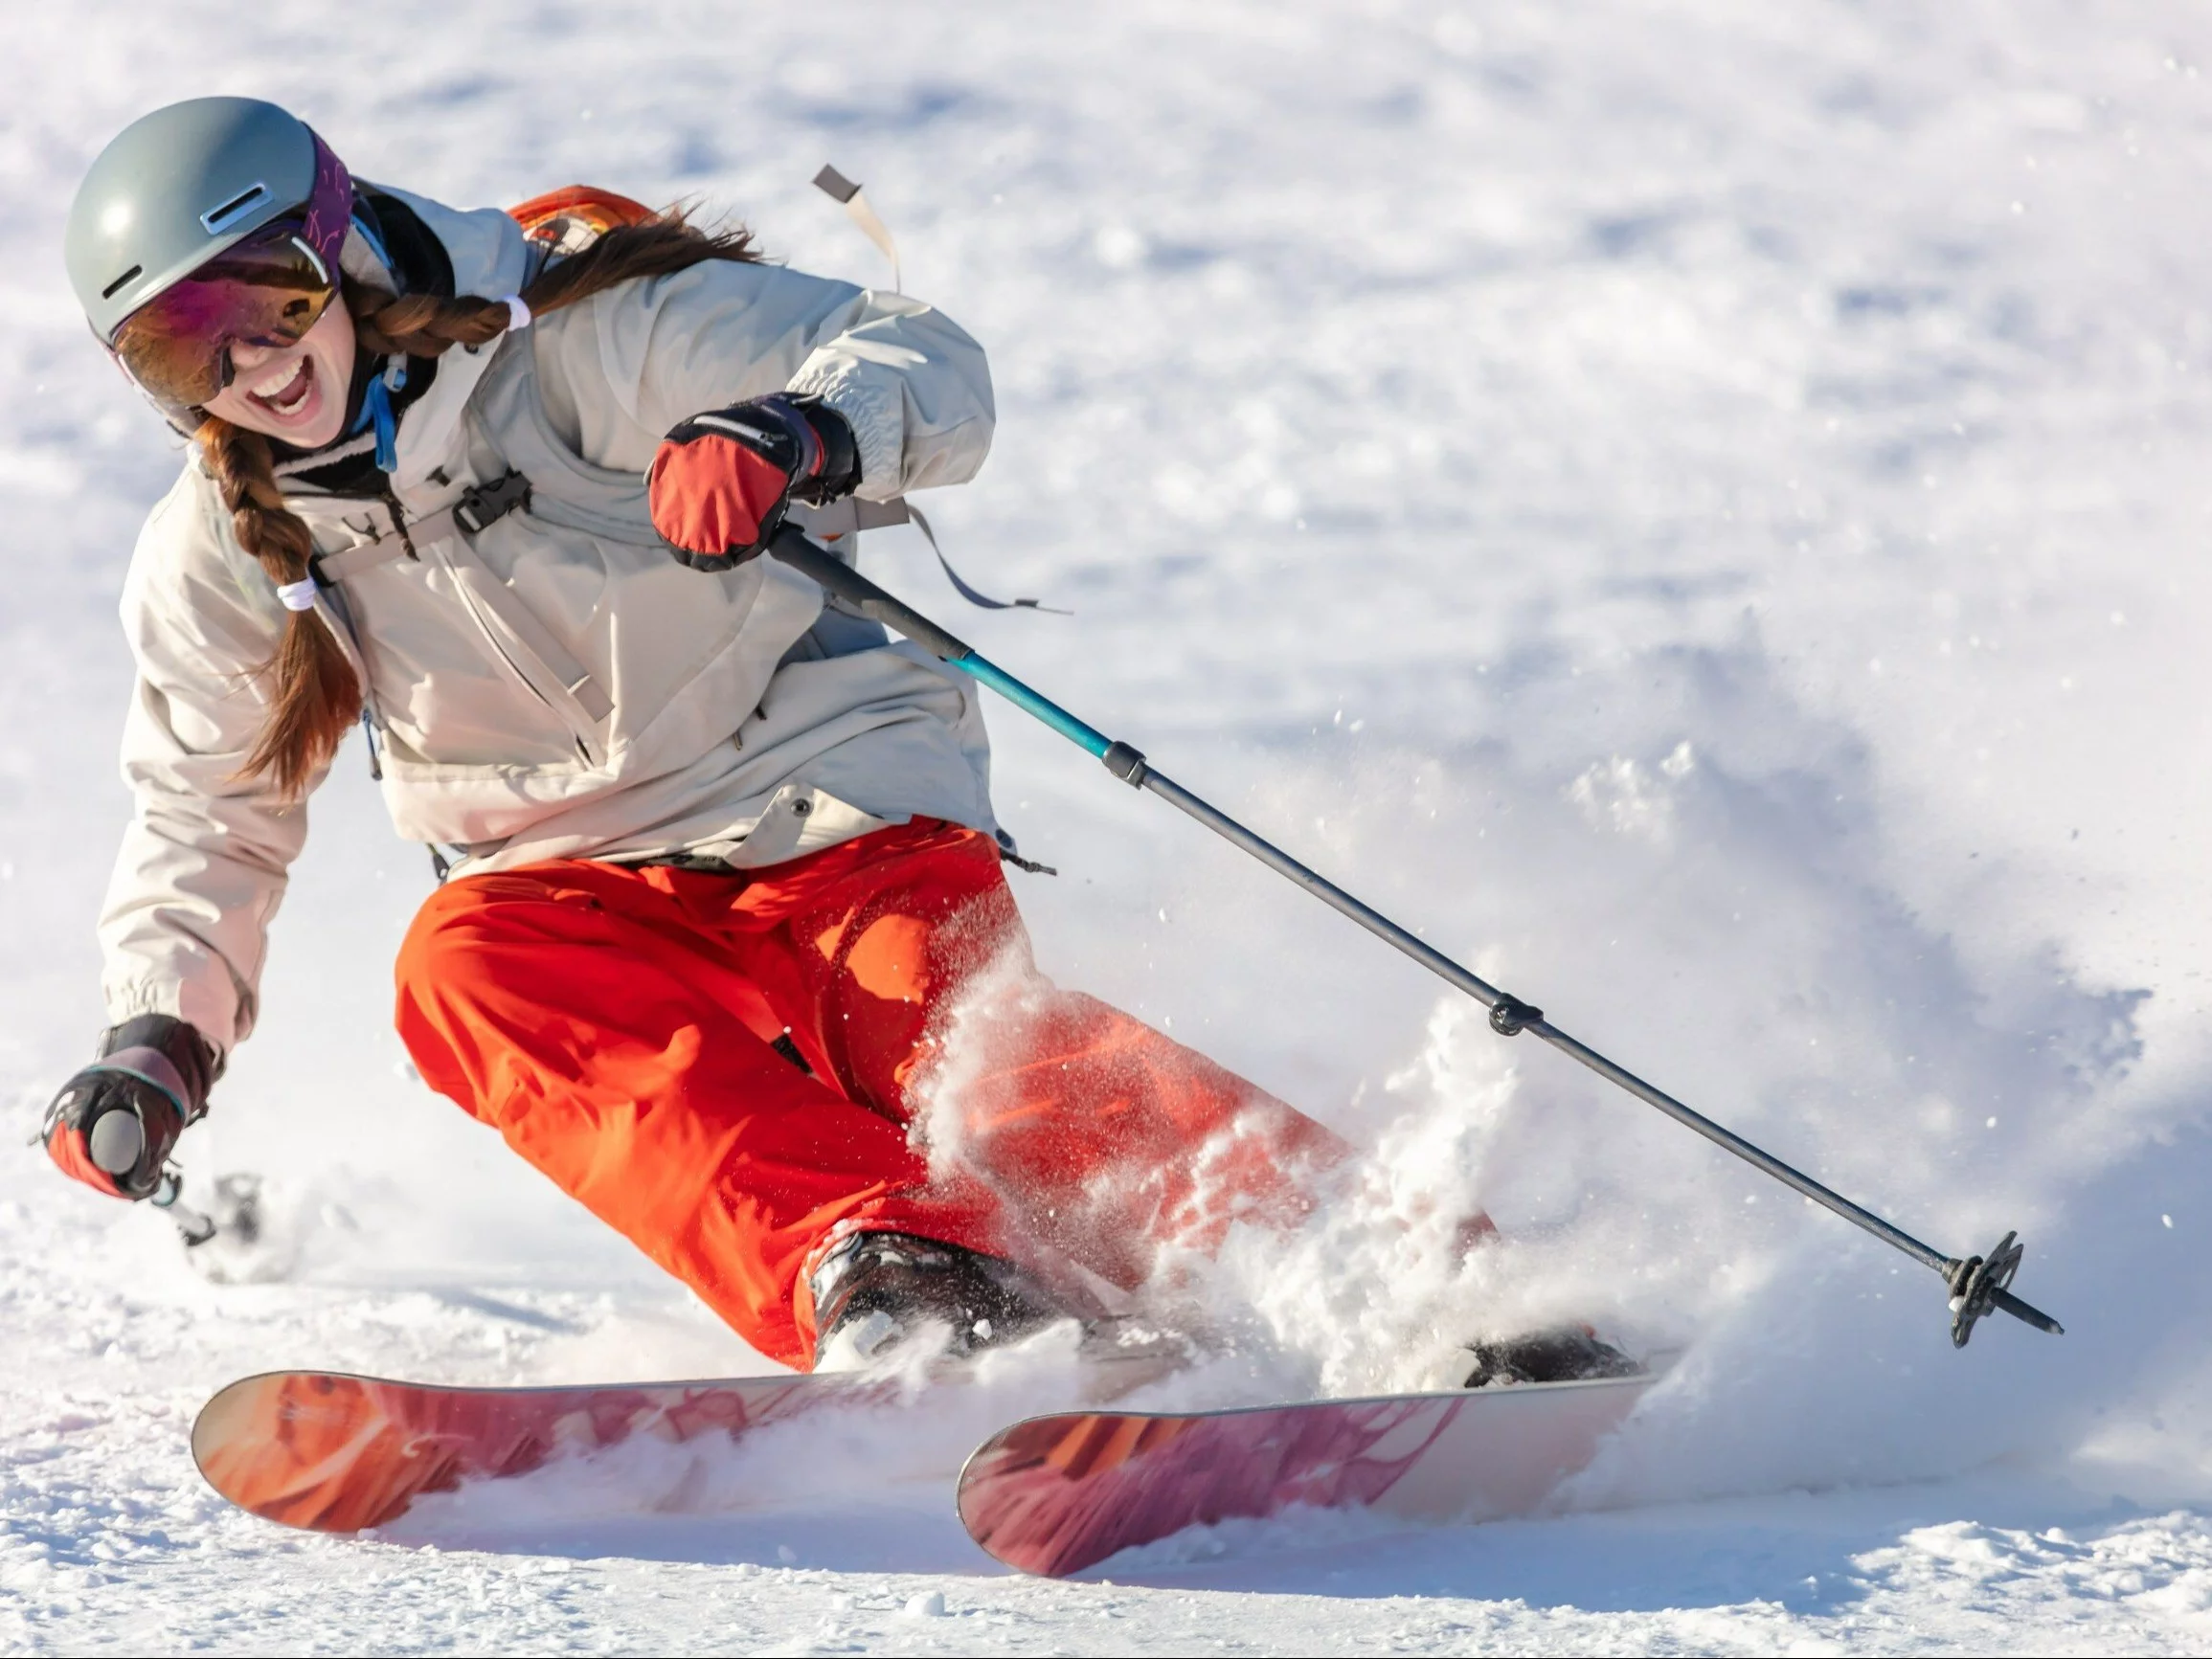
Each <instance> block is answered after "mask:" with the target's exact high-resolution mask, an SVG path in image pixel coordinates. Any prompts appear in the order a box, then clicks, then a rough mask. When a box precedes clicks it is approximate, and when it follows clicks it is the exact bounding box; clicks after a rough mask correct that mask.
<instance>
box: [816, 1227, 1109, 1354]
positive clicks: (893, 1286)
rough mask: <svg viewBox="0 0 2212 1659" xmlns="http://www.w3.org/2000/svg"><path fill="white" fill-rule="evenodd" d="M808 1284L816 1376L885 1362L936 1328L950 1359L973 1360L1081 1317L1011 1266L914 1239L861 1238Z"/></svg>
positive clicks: (836, 1252) (838, 1250)
mask: <svg viewBox="0 0 2212 1659" xmlns="http://www.w3.org/2000/svg"><path fill="white" fill-rule="evenodd" d="M807 1283H808V1285H809V1286H810V1287H811V1288H812V1289H813V1291H814V1318H815V1328H816V1335H815V1338H814V1369H815V1370H817V1371H856V1370H860V1369H862V1368H864V1367H866V1366H869V1365H874V1364H878V1363H881V1362H882V1361H884V1360H886V1359H889V1358H890V1357H892V1353H893V1351H894V1350H897V1349H899V1348H902V1347H904V1346H905V1345H906V1344H907V1343H909V1342H911V1341H913V1340H914V1339H915V1337H917V1336H918V1335H920V1334H923V1333H924V1332H925V1331H931V1330H932V1328H934V1331H935V1332H937V1333H948V1334H945V1335H944V1337H943V1348H942V1350H941V1354H942V1356H943V1357H945V1358H948V1359H953V1360H960V1359H966V1358H968V1357H970V1356H973V1355H976V1354H978V1353H981V1352H982V1350H983V1349H985V1348H996V1347H999V1346H1001V1345H1002V1344H1004V1343H1008V1342H1018V1341H1020V1340H1021V1339H1022V1338H1023V1337H1025V1336H1027V1335H1029V1334H1032V1333H1034V1332H1037V1331H1041V1330H1043V1329H1044V1328H1045V1327H1046V1326H1048V1325H1050V1324H1053V1323H1055V1322H1057V1321H1059V1320H1062V1319H1067V1318H1072V1317H1073V1316H1074V1315H1073V1314H1072V1312H1071V1311H1070V1310H1068V1309H1066V1308H1064V1307H1062V1306H1061V1305H1060V1303H1059V1302H1058V1301H1057V1300H1056V1299H1055V1298H1054V1297H1053V1295H1052V1293H1051V1292H1050V1290H1048V1289H1045V1287H1044V1286H1043V1285H1041V1284H1039V1283H1038V1282H1037V1281H1036V1279H1034V1278H1033V1277H1031V1276H1030V1274H1028V1273H1027V1272H1026V1271H1025V1270H1024V1269H1022V1268H1020V1267H1016V1266H1015V1265H1014V1264H1013V1263H1011V1262H1008V1261H1005V1260H1004V1259H1002V1258H1000V1257H997V1256H985V1255H981V1254H979V1253H977V1252H976V1251H974V1250H965V1249H962V1248H960V1246H959V1245H958V1244H937V1243H936V1242H935V1241H933V1240H930V1239H917V1238H915V1237H914V1236H913V1235H912V1234H909V1233H855V1234H854V1235H853V1236H852V1237H851V1238H849V1239H846V1240H845V1241H844V1242H843V1243H841V1244H838V1245H837V1246H836V1247H835V1248H834V1249H832V1250H831V1251H830V1252H829V1254H828V1255H826V1256H824V1258H823V1259H822V1264H821V1266H820V1267H816V1268H815V1269H814V1273H813V1276H812V1277H811V1278H810V1279H809V1280H808V1281H807Z"/></svg>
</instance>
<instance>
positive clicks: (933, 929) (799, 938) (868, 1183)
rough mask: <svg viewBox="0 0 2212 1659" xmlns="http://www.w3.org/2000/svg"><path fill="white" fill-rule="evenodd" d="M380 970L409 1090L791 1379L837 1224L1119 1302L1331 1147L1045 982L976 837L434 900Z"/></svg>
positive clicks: (910, 834) (1282, 1209)
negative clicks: (481, 1131)
mask: <svg viewBox="0 0 2212 1659" xmlns="http://www.w3.org/2000/svg"><path fill="white" fill-rule="evenodd" d="M397 978H398V991H399V998H398V1025H399V1034H400V1036H401V1037H402V1039H404V1041H405V1042H406V1043H407V1048H408V1052H409V1053H410V1054H412V1055H413V1056H414V1059H415V1064H416V1065H417V1067H418V1069H419V1070H420V1071H421V1073H422V1076H423V1078H424V1080H425V1081H426V1082H428V1083H429V1085H430V1086H431V1087H433V1088H435V1089H437V1090H438V1091H439V1092H440V1093H441V1094H445V1095H448V1096H450V1097H451V1098H452V1099H454V1100H455V1101H457V1102H459V1103H460V1104H461V1106H462V1107H463V1108H464V1109H465V1110H467V1111H469V1112H470V1113H472V1114H473V1115H474V1116H476V1117H477V1118H478V1119H480V1120H481V1121H483V1122H485V1123H486V1124H488V1125H490V1126H491V1127H492V1128H494V1129H496V1130H498V1131H499V1132H500V1133H501V1134H502V1135H503V1136H505V1137H506V1139H507V1142H508V1145H509V1146H511V1147H512V1148H513V1149H514V1150H515V1151H516V1152H518V1153H520V1154H521V1155H523V1156H524V1157H526V1158H528V1159H529V1160H530V1162H531V1163H533V1164H535V1165H536V1166H537V1167H538V1168H539V1169H540V1170H542V1171H543V1172H544V1173H545V1174H546V1175H548V1176H550V1177H552V1178H553V1180H554V1181H555V1182H556V1183H558V1184H559V1185H560V1186H561V1188H562V1189H563V1190H565V1191H566V1192H568V1193H569V1194H571V1195H572V1196H574V1197H575V1198H576V1199H578V1200H580V1201H581V1202H582V1203H583V1204H584V1205H585V1206H586V1207H587V1208H588V1209H590V1210H591V1211H592V1213H593V1214H595V1215H597V1216H598V1217H599V1219H600V1220H602V1221H604V1222H607V1223H608V1224H609V1225H611V1226H613V1227H615V1228H616V1229H617V1230H618V1231H620V1232H621V1233H623V1234H624V1235H626V1236H627V1237H628V1238H629V1239H630V1240H632V1241H633V1242H634V1243H635V1244H637V1245H638V1246H639V1247H640V1248H641V1249H643V1251H644V1252H645V1253H646V1254H647V1255H648V1256H650V1257H651V1258H652V1259H653V1260H654V1261H655V1262H657V1263H659V1264H660V1265H661V1266H662V1267H665V1268H666V1269H667V1270H668V1271H669V1272H671V1273H673V1274H675V1275H676V1276H677V1277H678V1278H679V1279H682V1280H683V1281H684V1282H685V1283H686V1284H688V1285H689V1286H690V1287H691V1288H692V1289H694V1290H696V1291H697V1292H698V1294H699V1295H700V1297H701V1298H703V1299H704V1300H705V1301H706V1303H707V1304H708V1306H710V1307H711V1308H712V1309H713V1310H714V1311H715V1312H717V1313H719V1314H720V1315H721V1316H722V1317H723V1318H724V1319H726V1320H728V1321H729V1323H730V1324H731V1325H732V1326H733V1327H734V1329H735V1330H736V1331H737V1332H738V1334H741V1335H742V1336H744V1337H745V1339H746V1340H747V1341H748V1342H750V1343H752V1344H753V1346H754V1347H756V1349H758V1350H759V1351H760V1352H761V1353H762V1354H765V1355H767V1356H769V1357H771V1358H773V1359H778V1360H780V1361H782V1362H784V1363H786V1364H790V1365H795V1366H800V1367H801V1368H803V1367H804V1366H806V1365H807V1364H808V1363H809V1361H810V1358H811V1356H812V1353H813V1346H814V1310H813V1304H812V1299H811V1297H810V1296H809V1294H808V1292H807V1290H806V1289H805V1280H806V1275H807V1273H808V1272H809V1271H810V1270H811V1268H812V1267H813V1266H814V1264H815V1263H816V1261H817V1260H818V1259H819V1258H820V1257H821V1255H822V1254H823V1253H824V1251H825V1249H826V1247H827V1245H828V1244H831V1243H832V1242H833V1241H834V1240H836V1239H838V1238H842V1237H844V1236H845V1235H846V1234H847V1233H849V1232H852V1231H855V1230H869V1231H876V1230H892V1231H899V1232H908V1233H914V1234H917V1235H919V1236H921V1237H924V1238H930V1239H936V1240H938V1241H940V1242H943V1243H947V1244H961V1245H965V1246H967V1247H969V1248H971V1249H977V1250H984V1251H989V1252H992V1253H994V1254H999V1255H1005V1256H1011V1257H1013V1258H1015V1259H1017V1260H1021V1261H1024V1262H1026V1263H1027V1264H1028V1265H1030V1266H1031V1267H1034V1268H1036V1269H1037V1270H1038V1271H1040V1273H1042V1274H1043V1276H1044V1277H1046V1278H1047V1280H1048V1281H1049V1282H1050V1281H1051V1280H1052V1279H1053V1278H1054V1276H1055V1273H1057V1274H1059V1275H1060V1280H1061V1283H1062V1284H1063V1287H1064V1288H1066V1287H1068V1286H1071V1285H1079V1284H1080V1283H1081V1282H1082V1274H1081V1273H1077V1274H1074V1275H1072V1277H1070V1276H1069V1275H1068V1272H1067V1268H1066V1266H1065V1265H1066V1264H1067V1263H1071V1262H1072V1263H1074V1264H1077V1265H1079V1267H1081V1268H1082V1269H1084V1270H1086V1271H1087V1272H1089V1273H1094V1274H1096V1275H1098V1276H1099V1277H1101V1278H1103V1279H1105V1280H1107V1281H1109V1282H1111V1283H1113V1284H1116V1285H1118V1286H1121V1287H1122V1288H1124V1289H1128V1288H1133V1287H1134V1286H1136V1285H1137V1284H1139V1283H1140V1282H1141V1281H1142V1280H1143V1279H1144V1277H1145V1276H1146V1274H1147V1273H1148V1272H1149V1271H1150V1270H1151V1267H1152V1266H1153V1263H1154V1260H1155V1253H1156V1250H1157V1248H1158V1247H1159V1246H1160V1245H1161V1244H1166V1243H1178V1244H1189V1245H1192V1246H1193V1247H1197V1248H1202V1249H1203V1248H1206V1247H1208V1246H1209V1245H1210V1244H1213V1243H1215V1242H1217V1241H1218V1239H1219V1237H1220V1235H1221V1233H1222V1232H1223V1231H1224V1230H1225V1229H1226V1228H1227V1226H1228V1224H1229V1222H1230V1219H1231V1218H1232V1216H1234V1217H1251V1218H1254V1219H1259V1220H1263V1221H1265V1220H1274V1221H1277V1222H1286V1223H1287V1222H1291V1221H1293V1220H1295V1219H1296V1217H1297V1216H1298V1215H1299V1214H1301V1213H1302V1212H1303V1209H1304V1207H1305V1205H1306V1203H1307V1202H1308V1201H1309V1200H1308V1199H1307V1197H1306V1193H1307V1187H1306V1182H1307V1181H1308V1179H1310V1177H1312V1176H1313V1175H1315V1174H1318V1173H1319V1172H1320V1170H1321V1169H1323V1168H1326V1167H1327V1166H1329V1165H1332V1164H1334V1163H1336V1162H1337V1161H1339V1160H1340V1159H1341V1158H1342V1157H1343V1155H1344V1154H1345V1152H1346V1151H1347V1149H1346V1148H1345V1146H1344V1144H1343V1142H1342V1141H1340V1140H1339V1139H1338V1138H1337V1137H1336V1136H1335V1135H1334V1134H1332V1133H1331V1132H1329V1131H1327V1130H1326V1129H1323V1128H1322V1127H1321V1126H1320V1125H1319V1124H1317V1123H1315V1122H1314V1121H1312V1120H1311V1119H1309V1118H1306V1117H1303V1116H1300V1115H1299V1114H1298V1112H1296V1111H1294V1110H1291V1109H1290V1108H1289V1107H1287V1106H1285V1105H1283V1104H1282V1103H1281V1102H1280V1101H1277V1100H1275V1099H1273V1098H1272V1097H1270V1096H1268V1095H1266V1094H1264V1093H1262V1092H1261V1091H1260V1090H1259V1089H1257V1088H1255V1087H1253V1086H1252V1085H1250V1084H1248V1083H1246V1082H1244V1081H1242V1080H1241V1079H1239V1078H1237V1077H1234V1076H1232V1075H1231V1074H1230V1073H1229V1072H1227V1071H1225V1070H1223V1069H1222V1068H1221V1067H1220V1066H1218V1065H1214V1064H1213V1063H1212V1062H1210V1061H1208V1060H1207V1059H1205V1058H1204V1057H1203V1056H1201V1055H1198V1054H1195V1053H1193V1052H1192V1051H1190V1050H1189V1049H1187V1048H1184V1047H1182V1046H1180V1045H1179V1044H1177V1043H1175V1042H1170V1041H1169V1040H1168V1039H1167V1038H1165V1037H1163V1036H1162V1035H1161V1034H1160V1033H1159V1032H1157V1031H1154V1030H1151V1029H1150V1028H1149V1027H1147V1026H1145V1025H1143V1024H1140V1022H1139V1021H1137V1020H1133V1019H1131V1018H1130V1017H1129V1016H1128V1015H1126V1014H1123V1013H1120V1012H1119V1011H1117V1010H1116V1009H1114V1008H1110V1007H1108V1006H1107V1005H1106V1004H1105V1003H1103V1002H1100V1001H1098V1000H1096V999H1095V998H1091V997H1085V996H1082V995H1079V994H1077V993H1074V992H1068V991H1062V990H1060V989H1058V988H1057V987H1055V986H1054V985H1052V984H1051V983H1050V981H1049V980H1047V979H1045V978H1043V977H1042V976H1041V975H1039V974H1038V973H1037V971H1036V968H1035V966H1034V964H1033V963H1032V961H1031V960H1030V956H1029V948H1028V940H1027V934H1026V932H1025V931H1024V930H1023V927H1022V923H1021V919H1020V917H1019V915H1018V914H1017V913H1016V911H1015V908H1014V901H1013V895H1012V894H1011V893H1010V892H1009V891H1008V890H1007V887H1006V883H1005V878H1004V875H1003V874H1002V872H1001V868H1000V860H999V853H998V848H997V846H996V845H995V844H994V843H993V842H992V841H991V839H990V838H989V837H987V836H984V835H982V834H980V833H978V832H977V831H974V830H970V829H964V828H961V827H959V826H957V825H952V824H945V823H941V822H938V821H936V820H932V819H917V820H915V821H914V822H913V823H910V824H904V825H900V826H898V827H895V828H892V829H885V830H879V831H876V832H875V833H874V834H872V835H869V836H864V837H862V838H860V839H859V840H856V841H846V842H845V843H843V844H841V845H838V846H834V847H829V848H826V849H824V851H822V852H819V853H814V854H810V855H808V856H807V857H804V858H801V859H796V860H794V861H792V862H791V863H785V864H779V865H775V866H772V867H769V868H764V869H759V870H745V871H737V872H734V873H725V872H698V871H690V870H680V869H670V868H660V867H643V868H640V867H634V866H626V865H621V864H611V863H597V862H592V861H585V860H563V861H558V862H553V863H540V864H531V865H529V866H526V867H524V868H521V869H515V870H509V871H505V872H501V873H495V874H489V875H483V876H469V877H463V878H460V879H457V880H455V881H453V882H450V883H448V884H447V885H446V886H443V887H441V888H440V890H439V891H438V892H437V893H436V894H435V895H433V896H432V898H431V899H430V900H429V902H428V903H427V904H425V905H424V906H423V907H422V910H421V913H420V914H419V915H418V916H417V918H416V920H415V924H414V926H413V928H412V929H410V930H409V932H408V935H407V940H406V943H405V944H404V945H403V946H402V947H401V949H400V953H399V961H398V967H397ZM963 988H966V989H970V990H972V991H973V992H974V995H973V996H970V997H966V998H963V997H962V996H961V992H962V990H963ZM779 1039H781V1040H783V1042H782V1049H783V1051H782V1052H779V1048H778V1047H777V1046H776V1044H777V1043H778V1042H779ZM793 1053H795V1054H796V1056H797V1061H800V1062H803V1065H801V1064H798V1063H797V1062H795V1060H794V1059H793V1058H791V1057H790V1056H791V1054H793ZM933 1146H934V1147H935V1149H936V1150H937V1154H938V1156H937V1159H936V1166H937V1167H936V1168H935V1170H934V1172H933V1167H932V1157H931V1151H932V1148H933Z"/></svg>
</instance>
